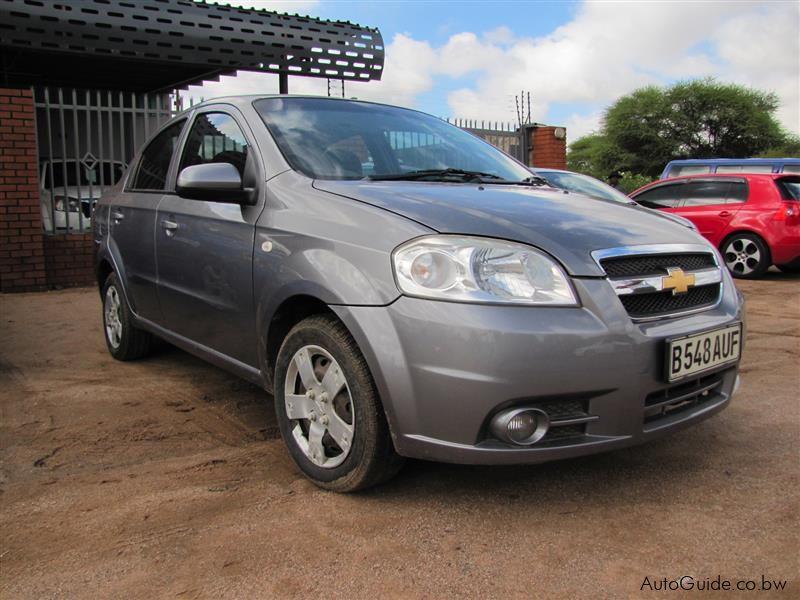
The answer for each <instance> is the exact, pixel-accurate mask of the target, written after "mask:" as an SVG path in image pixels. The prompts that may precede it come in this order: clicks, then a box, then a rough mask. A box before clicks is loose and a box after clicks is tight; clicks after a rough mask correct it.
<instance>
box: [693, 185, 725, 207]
mask: <svg viewBox="0 0 800 600" xmlns="http://www.w3.org/2000/svg"><path fill="white" fill-rule="evenodd" d="M730 188H731V182H730V181H690V182H689V183H687V184H686V200H685V201H684V203H683V206H686V207H693V206H709V205H714V204H725V202H726V201H727V199H728V193H729V192H730Z"/></svg>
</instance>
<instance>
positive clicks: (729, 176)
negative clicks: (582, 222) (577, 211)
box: [629, 173, 800, 196]
mask: <svg viewBox="0 0 800 600" xmlns="http://www.w3.org/2000/svg"><path fill="white" fill-rule="evenodd" d="M799 176H800V174H797V173H693V174H692V175H678V176H677V177H668V178H667V179H656V180H655V181H653V182H651V183H648V184H647V185H643V186H642V187H640V188H638V189H636V190H633V191H632V192H631V193H630V194H629V195H630V196H633V195H634V194H638V193H639V192H642V191H644V190H646V189H650V188H654V187H659V186H662V185H667V184H670V183H678V182H681V181H687V180H690V179H691V180H693V179H700V180H706V181H708V180H712V179H722V180H723V181H726V180H727V181H741V180H742V179H772V180H775V179H783V178H785V177H799Z"/></svg>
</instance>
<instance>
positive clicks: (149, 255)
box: [94, 96, 743, 491]
mask: <svg viewBox="0 0 800 600" xmlns="http://www.w3.org/2000/svg"><path fill="white" fill-rule="evenodd" d="M367 167H368V168H369V171H370V174H369V175H365V173H364V170H365V168H367ZM94 217H95V218H94V231H95V242H96V248H97V254H96V256H97V263H96V264H97V275H98V283H99V286H100V289H101V290H102V291H101V294H102V302H103V326H104V327H103V330H104V333H105V337H106V343H107V347H108V350H109V352H110V353H111V355H112V356H114V357H115V358H117V359H119V360H132V359H135V358H139V357H142V356H144V355H145V354H146V353H147V351H148V348H149V344H150V341H151V339H152V336H153V335H156V336H159V337H162V338H164V339H166V340H167V341H169V342H171V343H173V344H175V345H176V346H178V347H181V348H184V349H185V350H187V351H189V352H192V353H194V354H196V355H198V356H200V357H201V358H204V359H205V360H207V361H209V362H211V363H213V364H216V365H218V366H220V367H223V368H226V369H228V370H230V371H232V372H234V373H236V374H238V375H239V376H241V377H244V378H246V379H248V380H249V381H251V382H253V383H255V384H257V385H261V386H263V387H264V388H265V389H268V390H271V391H272V392H273V396H274V402H275V413H276V417H277V421H278V424H279V427H280V430H281V434H282V436H283V439H284V441H285V442H286V445H287V448H288V450H289V453H290V454H291V456H292V458H293V459H294V461H295V463H296V464H297V465H298V467H299V469H300V470H301V471H302V472H303V473H304V474H305V475H306V476H307V477H308V478H309V479H311V480H312V481H314V482H315V483H316V484H317V485H319V486H321V487H325V488H327V489H332V490H337V491H353V490H358V489H362V488H364V487H368V486H370V485H375V484H377V483H379V482H381V481H383V480H385V479H387V478H388V477H391V476H392V475H393V474H394V473H395V472H396V471H397V469H398V468H399V466H400V464H401V458H400V457H415V458H424V459H427V460H438V461H444V462H455V463H472V464H515V463H517V464H518V463H535V462H543V461H547V460H555V459H560V458H566V457H573V456H578V455H584V454H591V453H595V452H601V451H604V450H610V449H613V448H619V447H624V446H629V445H633V444H638V443H644V442H646V441H649V440H652V439H655V438H658V437H660V436H662V435H666V434H667V433H669V432H671V431H675V430H677V429H681V428H683V427H685V426H688V425H691V424H693V423H696V422H699V421H701V420H703V419H705V418H707V417H709V416H711V415H713V414H715V413H716V412H718V411H720V410H722V409H724V408H725V407H726V406H727V405H728V403H729V401H730V398H731V396H732V394H733V393H734V388H735V386H736V382H737V380H738V362H739V357H740V351H741V340H742V333H743V329H742V327H743V324H742V319H743V314H742V301H741V297H740V296H739V295H738V292H737V290H736V288H735V286H734V285H733V282H732V279H731V277H730V275H729V273H728V272H727V270H726V269H724V267H722V266H721V264H720V263H719V262H718V257H717V253H716V252H715V251H714V249H713V248H712V247H711V246H710V245H709V244H708V242H707V241H705V240H704V239H703V238H702V237H701V236H699V235H698V234H697V233H696V232H694V231H691V230H690V229H688V228H686V227H682V226H679V225H677V224H676V223H673V222H670V221H668V220H666V219H664V218H661V217H660V216H659V215H657V214H654V213H653V212H652V211H648V210H644V209H642V210H639V209H636V208H631V207H629V206H623V205H621V204H619V203H616V202H601V201H595V202H591V201H587V199H586V198H584V197H582V196H579V195H577V194H565V193H564V192H563V190H558V189H555V188H552V187H550V186H548V185H545V184H544V183H543V182H541V181H540V180H539V178H533V177H531V174H530V171H528V170H527V169H526V168H525V167H524V166H523V165H522V164H520V163H518V162H516V161H515V160H513V159H511V158H510V157H508V156H507V155H505V154H503V153H502V152H500V151H499V150H497V149H496V148H494V147H493V146H491V145H490V144H488V143H486V142H485V141H483V140H481V139H479V138H477V137H475V136H472V135H470V134H469V133H466V132H464V131H463V130H461V129H458V128H456V127H454V126H452V125H449V124H447V123H445V122H444V121H442V120H441V119H438V118H436V117H432V116H430V115H425V114H423V113H420V112H417V111H413V110H409V109H403V108H398V107H392V106H386V105H380V104H374V103H368V102H357V101H348V100H338V99H331V98H315V97H293V96H280V97H266V98H264V97H262V98H252V97H238V98H224V99H218V100H215V101H212V102H208V103H201V104H199V105H197V106H195V107H192V108H191V109H190V110H189V111H187V112H185V113H183V114H181V115H179V116H178V117H176V118H175V119H173V120H172V121H171V122H170V123H168V124H167V125H166V126H165V127H164V128H162V129H161V130H160V131H159V132H158V133H157V134H156V136H155V137H154V138H152V139H151V140H150V141H149V142H148V143H147V144H146V145H145V147H144V149H143V150H142V151H141V153H140V154H139V155H138V157H137V158H136V159H135V162H134V164H133V167H132V168H131V169H130V171H129V173H128V174H127V175H126V176H125V177H124V178H123V181H122V182H121V184H120V185H118V186H117V187H116V188H115V189H114V190H113V191H112V192H111V193H108V194H105V195H104V196H103V198H101V199H100V201H99V203H98V206H97V209H96V211H95V215H94ZM696 348H700V351H695V349H696ZM703 348H705V350H703ZM667 356H668V357H669V358H670V360H669V361H666V360H665V357H667Z"/></svg>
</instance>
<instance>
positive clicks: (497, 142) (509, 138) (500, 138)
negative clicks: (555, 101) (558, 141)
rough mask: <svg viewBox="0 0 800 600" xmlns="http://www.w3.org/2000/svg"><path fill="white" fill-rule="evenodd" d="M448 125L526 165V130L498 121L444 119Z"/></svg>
mask: <svg viewBox="0 0 800 600" xmlns="http://www.w3.org/2000/svg"><path fill="white" fill-rule="evenodd" d="M445 120H446V121H447V122H448V123H450V124H452V125H455V126H456V127H459V128H460V129H463V130H465V131H469V132H470V133H472V134H474V135H477V136H478V137H479V138H482V139H484V140H486V141H487V142H489V143H490V144H491V145H492V146H495V147H496V148H499V149H500V150H502V151H503V152H505V153H506V154H508V155H509V156H513V157H514V158H516V159H517V160H518V161H520V162H523V163H525V164H527V156H526V154H527V139H526V128H525V127H518V126H517V125H515V124H513V123H503V122H500V121H485V120H482V121H479V120H477V119H445Z"/></svg>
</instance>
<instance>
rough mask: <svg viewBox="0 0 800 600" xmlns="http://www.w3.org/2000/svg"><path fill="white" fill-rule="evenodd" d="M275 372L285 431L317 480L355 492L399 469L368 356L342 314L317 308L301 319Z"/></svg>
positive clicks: (286, 438) (299, 458)
mask: <svg viewBox="0 0 800 600" xmlns="http://www.w3.org/2000/svg"><path fill="white" fill-rule="evenodd" d="M274 380H275V390H274V392H275V413H276V416H277V419H278V425H279V427H280V430H281V435H282V437H283V440H284V442H286V445H287V447H288V448H289V453H290V454H291V455H292V458H293V459H294V461H295V463H296V464H297V466H298V467H300V470H301V471H302V472H303V474H304V475H305V476H306V477H308V478H309V479H310V480H311V481H313V482H314V483H315V484H316V485H318V486H320V487H322V488H325V489H329V490H333V491H337V492H354V491H357V490H362V489H365V488H368V487H371V486H374V485H376V484H378V483H381V482H383V481H385V480H387V479H389V478H390V477H392V476H393V475H394V474H395V473H396V472H397V471H398V470H399V468H400V466H401V464H402V463H401V459H400V457H399V456H398V455H397V454H396V453H395V451H394V445H393V444H392V440H391V436H390V434H389V427H388V424H387V422H386V417H385V416H384V414H383V409H382V407H381V404H380V400H379V398H378V394H377V391H376V390H375V385H374V383H373V381H372V377H371V375H370V373H369V369H368V368H367V364H366V361H365V360H364V357H363V356H362V355H361V352H360V351H359V349H358V347H357V346H356V343H355V341H354V340H353V338H352V337H350V334H349V333H348V332H347V330H346V329H345V327H344V326H343V325H342V324H341V323H340V322H339V321H338V320H337V319H335V318H334V317H332V316H328V315H319V316H313V317H309V318H307V319H305V320H304V321H301V322H300V323H299V324H297V325H296V326H295V327H294V328H293V329H292V330H291V331H290V332H289V334H288V335H287V336H286V339H285V340H284V342H283V344H282V346H281V349H280V351H279V352H278V359H277V362H276V365H275V378H274Z"/></svg>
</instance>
